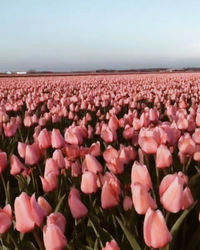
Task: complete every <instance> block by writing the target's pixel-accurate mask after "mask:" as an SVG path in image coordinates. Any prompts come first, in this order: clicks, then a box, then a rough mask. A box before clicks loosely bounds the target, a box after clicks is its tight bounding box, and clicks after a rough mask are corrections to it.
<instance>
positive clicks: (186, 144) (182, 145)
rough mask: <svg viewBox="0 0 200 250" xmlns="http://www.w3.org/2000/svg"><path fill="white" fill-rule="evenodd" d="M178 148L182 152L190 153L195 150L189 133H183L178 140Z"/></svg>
mask: <svg viewBox="0 0 200 250" xmlns="http://www.w3.org/2000/svg"><path fill="white" fill-rule="evenodd" d="M178 149H179V151H180V152H181V153H183V154H189V155H192V154H193V153H194V151H195V143H194V141H193V140H192V138H191V136H190V134H188V133H185V134H184V135H183V136H181V137H180V139H179V141H178Z"/></svg>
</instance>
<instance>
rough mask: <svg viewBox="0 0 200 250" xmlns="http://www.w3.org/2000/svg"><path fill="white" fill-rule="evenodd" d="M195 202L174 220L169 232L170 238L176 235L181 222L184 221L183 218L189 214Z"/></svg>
mask: <svg viewBox="0 0 200 250" xmlns="http://www.w3.org/2000/svg"><path fill="white" fill-rule="evenodd" d="M196 204H197V201H195V202H194V204H193V205H192V206H191V207H190V208H189V209H186V210H185V211H184V212H183V213H182V214H181V215H180V217H179V218H178V219H177V220H176V222H175V223H174V225H173V226H172V228H171V230H170V232H171V234H172V236H174V235H175V234H176V232H177V231H178V230H179V228H180V226H181V224H182V222H183V221H184V219H185V217H186V216H187V215H188V214H189V212H190V211H191V210H192V209H193V208H194V207H195V206H196Z"/></svg>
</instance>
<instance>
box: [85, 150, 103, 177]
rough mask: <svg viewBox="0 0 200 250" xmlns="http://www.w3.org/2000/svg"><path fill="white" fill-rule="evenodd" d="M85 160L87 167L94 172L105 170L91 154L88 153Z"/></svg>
mask: <svg viewBox="0 0 200 250" xmlns="http://www.w3.org/2000/svg"><path fill="white" fill-rule="evenodd" d="M84 162H85V167H86V169H87V170H88V171H90V172H92V173H94V174H97V173H101V172H102V170H103V168H102V166H101V164H100V163H99V162H98V160H97V159H96V158H95V157H94V156H92V155H90V154H87V155H86V156H85V160H84Z"/></svg>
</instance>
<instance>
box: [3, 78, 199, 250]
mask: <svg viewBox="0 0 200 250" xmlns="http://www.w3.org/2000/svg"><path fill="white" fill-rule="evenodd" d="M199 76H200V75H199V74H198V73H197V74H191V73H190V74H155V75H153V74H152V75H150V74H148V75H121V76H88V77H40V78H37V77H35V78H34V77H31V78H27V77H26V78H23V77H22V78H3V79H0V83H1V85H0V89H1V92H0V150H1V151H0V174H1V182H0V189H1V195H2V199H1V201H0V206H1V207H2V208H1V209H0V221H1V223H0V235H1V241H0V243H1V245H2V248H4V249H47V250H59V249H64V248H66V249H83V250H84V249H85V250H86V249H88V250H89V249H104V250H109V249H110V250H118V249H127V250H128V249H138V250H139V249H148V248H156V249H157V248H164V247H165V248H166V249H183V248H185V249H186V248H187V249H198V243H199V240H198V233H199V230H200V226H199V220H200V214H199V210H200V187H199V182H200V163H199V162H200V103H199V95H198V93H199V91H200V89H199V86H200V84H199ZM183 237H184V238H183ZM180 239H181V241H180Z"/></svg>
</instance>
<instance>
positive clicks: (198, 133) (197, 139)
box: [192, 128, 200, 144]
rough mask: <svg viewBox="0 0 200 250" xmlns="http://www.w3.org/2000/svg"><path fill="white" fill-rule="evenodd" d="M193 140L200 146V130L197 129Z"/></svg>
mask: <svg viewBox="0 0 200 250" xmlns="http://www.w3.org/2000/svg"><path fill="white" fill-rule="evenodd" d="M192 139H193V141H194V142H195V143H196V144H200V128H196V129H195V132H194V133H193V134H192Z"/></svg>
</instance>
